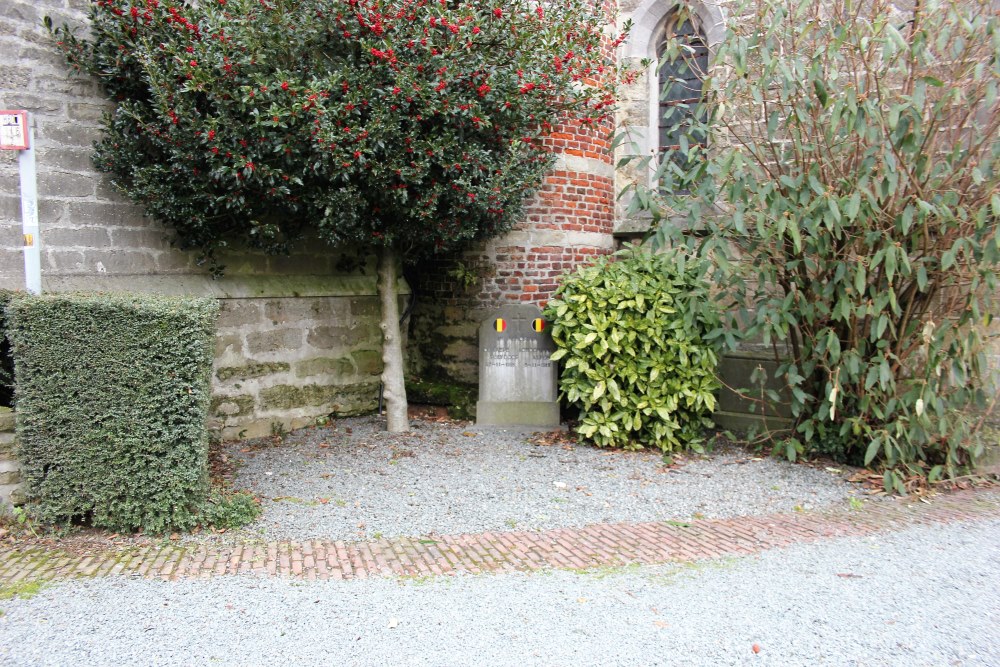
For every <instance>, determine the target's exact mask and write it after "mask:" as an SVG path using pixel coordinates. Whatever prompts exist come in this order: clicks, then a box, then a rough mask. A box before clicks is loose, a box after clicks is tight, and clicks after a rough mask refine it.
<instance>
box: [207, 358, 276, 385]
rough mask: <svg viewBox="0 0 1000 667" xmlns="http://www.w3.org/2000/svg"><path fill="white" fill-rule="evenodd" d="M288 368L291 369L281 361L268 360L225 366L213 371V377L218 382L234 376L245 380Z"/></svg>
mask: <svg viewBox="0 0 1000 667" xmlns="http://www.w3.org/2000/svg"><path fill="white" fill-rule="evenodd" d="M289 370H291V366H290V365H289V364H287V363H285V362H283V361H270V362H263V363H252V364H246V365H245V366H225V367H223V368H220V369H219V370H217V371H216V372H215V377H217V378H218V379H219V381H220V382H226V381H228V380H232V379H234V378H236V379H240V380H246V379H249V378H259V377H263V376H265V375H274V374H275V373H287V372H288V371H289Z"/></svg>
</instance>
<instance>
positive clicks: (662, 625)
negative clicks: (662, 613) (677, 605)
mask: <svg viewBox="0 0 1000 667" xmlns="http://www.w3.org/2000/svg"><path fill="white" fill-rule="evenodd" d="M653 625H655V626H656V627H658V628H668V627H670V624H669V623H667V622H666V621H653Z"/></svg>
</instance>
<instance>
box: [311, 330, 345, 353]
mask: <svg viewBox="0 0 1000 667" xmlns="http://www.w3.org/2000/svg"><path fill="white" fill-rule="evenodd" d="M357 329H358V328H357V327H354V328H352V327H348V326H318V327H313V328H312V329H310V330H309V333H308V335H307V336H306V341H308V343H309V344H310V345H312V346H313V347H315V348H319V349H321V350H330V349H334V348H345V347H350V346H351V344H352V343H354V342H355V341H356V340H358V331H357Z"/></svg>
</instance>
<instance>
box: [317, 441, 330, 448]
mask: <svg viewBox="0 0 1000 667" xmlns="http://www.w3.org/2000/svg"><path fill="white" fill-rule="evenodd" d="M316 446H317V447H319V448H320V449H329V448H330V445H328V444H326V443H325V442H321V443H319V444H318V445H316Z"/></svg>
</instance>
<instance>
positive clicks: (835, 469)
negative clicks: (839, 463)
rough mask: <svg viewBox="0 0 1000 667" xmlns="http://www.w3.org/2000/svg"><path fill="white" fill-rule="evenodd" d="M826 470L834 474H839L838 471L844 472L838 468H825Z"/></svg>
mask: <svg viewBox="0 0 1000 667" xmlns="http://www.w3.org/2000/svg"><path fill="white" fill-rule="evenodd" d="M826 471H827V472H832V473H833V474H835V475H839V474H840V473H842V472H844V471H843V470H841V469H840V468H827V469H826Z"/></svg>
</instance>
